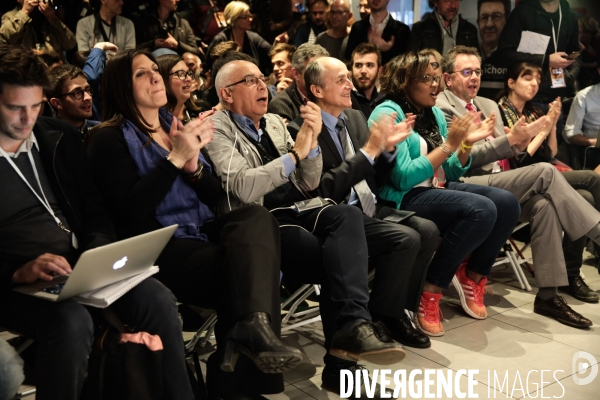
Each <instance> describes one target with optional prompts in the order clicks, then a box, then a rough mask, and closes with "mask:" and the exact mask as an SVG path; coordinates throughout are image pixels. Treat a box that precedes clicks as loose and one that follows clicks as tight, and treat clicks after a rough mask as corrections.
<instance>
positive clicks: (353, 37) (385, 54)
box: [346, 15, 411, 65]
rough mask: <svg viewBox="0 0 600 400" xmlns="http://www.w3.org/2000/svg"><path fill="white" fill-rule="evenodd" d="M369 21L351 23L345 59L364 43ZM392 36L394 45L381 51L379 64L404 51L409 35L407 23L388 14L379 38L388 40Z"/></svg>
mask: <svg viewBox="0 0 600 400" xmlns="http://www.w3.org/2000/svg"><path fill="white" fill-rule="evenodd" d="M370 27H371V23H370V22H369V19H368V18H367V19H364V20H360V21H357V22H355V23H354V25H352V30H351V31H350V35H349V36H348V45H347V46H346V59H347V60H350V59H351V58H352V52H353V51H354V49H356V47H358V45H359V44H361V43H366V42H367V41H368V39H367V38H368V37H369V28H370ZM392 36H394V45H393V46H392V48H391V49H390V50H389V51H382V52H381V62H382V64H381V65H385V64H386V63H387V62H388V61H390V60H391V59H392V58H394V57H396V56H398V55H400V54H403V53H405V52H406V49H407V44H408V40H409V38H410V37H411V33H410V28H409V27H408V25H406V24H403V23H402V22H400V21H396V20H395V19H394V18H392V16H391V15H390V19H389V20H388V23H387V25H386V26H385V28H384V29H383V33H382V35H381V38H382V39H383V40H385V41H386V42H388V41H389V40H390V39H391V38H392Z"/></svg>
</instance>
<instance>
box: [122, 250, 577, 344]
mask: <svg viewBox="0 0 600 400" xmlns="http://www.w3.org/2000/svg"><path fill="white" fill-rule="evenodd" d="M125 264H127V256H125V257H123V258H121V259H120V260H119V261H117V262H116V263H114V264H113V269H119V268H123V267H124V266H125ZM586 354H587V353H586Z"/></svg>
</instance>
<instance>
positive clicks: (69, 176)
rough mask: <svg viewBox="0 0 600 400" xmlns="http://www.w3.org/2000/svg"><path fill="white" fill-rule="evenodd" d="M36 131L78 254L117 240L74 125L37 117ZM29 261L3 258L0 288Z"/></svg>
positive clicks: (53, 189) (46, 166)
mask: <svg viewBox="0 0 600 400" xmlns="http://www.w3.org/2000/svg"><path fill="white" fill-rule="evenodd" d="M33 132H34V134H35V137H36V139H37V142H38V145H39V148H40V157H41V158H42V164H43V165H42V166H43V168H44V171H46V175H47V177H48V182H49V183H50V186H51V187H52V192H53V193H54V195H55V196H56V199H57V201H58V203H59V205H60V209H61V210H62V212H63V214H64V216H65V217H66V219H67V222H68V224H69V227H70V228H71V231H72V232H73V233H74V234H75V236H76V237H77V240H78V242H79V249H78V251H79V253H82V252H84V251H85V250H88V249H91V248H94V247H98V246H102V245H105V244H108V243H110V242H112V241H114V240H115V233H114V229H113V225H112V223H111V220H110V218H109V217H108V213H107V212H106V209H105V208H104V206H103V203H102V198H101V196H100V194H99V192H98V190H97V189H96V188H95V186H94V183H93V179H92V171H91V168H90V165H89V161H88V159H87V157H86V154H85V150H84V148H83V144H82V143H81V135H80V134H79V133H78V132H77V130H76V129H75V128H74V127H73V126H72V125H70V124H68V123H66V122H64V121H61V120H58V119H55V118H46V117H39V118H38V120H37V122H36V124H35V126H34V128H33ZM0 206H1V205H0ZM40 234H41V235H43V234H44V233H43V232H40ZM29 261H31V260H14V259H2V260H0V291H4V290H9V288H10V285H11V279H12V275H13V273H14V272H15V271H16V270H17V269H18V268H19V267H21V266H22V265H24V264H26V263H28V262H29Z"/></svg>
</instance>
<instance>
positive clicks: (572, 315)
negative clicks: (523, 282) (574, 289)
mask: <svg viewBox="0 0 600 400" xmlns="http://www.w3.org/2000/svg"><path fill="white" fill-rule="evenodd" d="M533 312H535V313H537V314H541V315H545V316H547V317H552V318H554V319H555V320H557V321H558V322H560V323H561V324H565V325H569V326H572V327H573V328H589V327H590V326H592V321H590V320H589V319H587V318H585V317H584V316H583V315H581V314H579V313H577V312H575V311H574V310H573V309H572V308H571V307H569V306H568V305H567V302H566V301H565V299H563V298H562V297H561V296H559V295H556V296H554V297H552V298H551V299H548V300H542V299H540V298H539V297H537V296H535V301H534V302H533Z"/></svg>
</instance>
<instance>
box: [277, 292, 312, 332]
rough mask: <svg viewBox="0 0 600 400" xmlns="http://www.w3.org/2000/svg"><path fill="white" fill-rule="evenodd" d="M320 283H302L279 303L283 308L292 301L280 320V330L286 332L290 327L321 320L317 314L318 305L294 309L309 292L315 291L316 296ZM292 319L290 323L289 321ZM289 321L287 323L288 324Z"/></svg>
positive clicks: (293, 327)
mask: <svg viewBox="0 0 600 400" xmlns="http://www.w3.org/2000/svg"><path fill="white" fill-rule="evenodd" d="M320 291H321V286H320V285H311V284H304V285H302V286H300V287H299V288H298V289H297V290H296V291H295V292H294V293H292V295H291V296H290V297H288V298H287V299H286V300H285V301H283V302H282V303H281V309H282V310H283V309H284V307H286V306H287V305H288V304H290V303H292V301H293V304H292V305H291V307H290V309H289V310H287V312H286V314H285V316H284V317H283V318H282V320H281V326H282V328H281V332H286V331H289V330H291V329H295V328H298V327H301V326H303V325H307V324H310V323H313V322H318V321H321V315H320V314H319V305H318V304H317V305H316V306H312V307H309V308H308V309H306V310H303V311H298V312H297V311H296V310H297V309H298V306H299V305H300V304H302V303H303V302H304V301H305V300H306V299H307V298H308V297H309V296H310V295H311V294H313V293H315V294H316V295H317V296H318V295H319V294H320ZM290 320H293V322H292V323H289V322H290ZM288 323H289V325H288Z"/></svg>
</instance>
